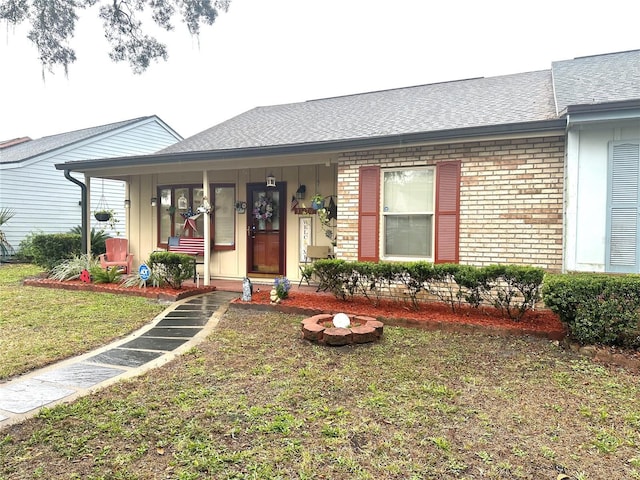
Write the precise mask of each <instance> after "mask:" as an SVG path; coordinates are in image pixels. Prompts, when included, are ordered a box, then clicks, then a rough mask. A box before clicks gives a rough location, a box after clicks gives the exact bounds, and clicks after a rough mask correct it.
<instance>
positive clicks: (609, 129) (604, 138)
mask: <svg viewBox="0 0 640 480" xmlns="http://www.w3.org/2000/svg"><path fill="white" fill-rule="evenodd" d="M620 140H624V141H636V142H638V141H640V124H639V123H638V121H637V120H635V121H628V120H627V121H620V120H617V121H616V120H609V121H608V122H604V121H600V122H597V123H595V124H594V125H590V124H588V123H587V124H582V123H580V121H579V119H578V121H576V123H575V124H573V125H572V126H571V127H570V129H569V132H568V135H567V171H566V178H567V181H566V193H565V198H566V217H565V222H566V226H565V236H566V238H565V249H566V251H565V265H564V270H566V271H580V272H605V271H606V265H605V259H606V255H607V248H609V246H608V244H607V231H606V222H607V214H608V211H607V181H606V179H607V176H608V168H607V162H608V159H609V153H608V148H609V144H610V142H613V141H620Z"/></svg>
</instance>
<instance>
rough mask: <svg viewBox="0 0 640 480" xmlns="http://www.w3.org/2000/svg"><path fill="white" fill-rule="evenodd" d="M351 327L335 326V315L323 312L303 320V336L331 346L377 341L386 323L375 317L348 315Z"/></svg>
mask: <svg viewBox="0 0 640 480" xmlns="http://www.w3.org/2000/svg"><path fill="white" fill-rule="evenodd" d="M347 316H348V317H349V320H350V326H349V327H342V328H341V327H335V326H334V325H333V318H334V315H332V314H330V313H321V314H319V315H314V316H313V317H309V318H305V319H304V320H302V337H303V338H304V339H306V340H309V341H312V342H317V343H322V344H325V345H331V346H335V347H337V346H342V345H353V344H358V343H369V342H375V341H376V340H378V339H379V338H380V337H381V336H382V330H383V328H384V324H383V323H382V322H381V321H379V320H376V319H375V318H373V317H365V316H362V315H347Z"/></svg>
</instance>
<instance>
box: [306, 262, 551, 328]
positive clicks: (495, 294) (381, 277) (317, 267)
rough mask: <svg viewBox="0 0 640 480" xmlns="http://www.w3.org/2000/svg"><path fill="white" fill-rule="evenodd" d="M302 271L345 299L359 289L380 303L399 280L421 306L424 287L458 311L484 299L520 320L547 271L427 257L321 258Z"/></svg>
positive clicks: (416, 305)
mask: <svg viewBox="0 0 640 480" xmlns="http://www.w3.org/2000/svg"><path fill="white" fill-rule="evenodd" d="M303 275H305V278H310V277H311V275H315V276H316V277H317V278H318V279H319V281H320V287H319V289H320V290H324V291H330V292H332V293H333V294H334V295H335V296H336V298H342V299H343V300H344V299H347V298H349V297H352V296H354V295H361V296H364V297H365V298H368V299H369V300H372V301H374V303H376V304H377V303H378V302H379V299H380V298H381V297H382V296H384V295H386V296H391V291H392V288H391V287H392V286H393V285H399V286H402V287H404V291H403V298H409V299H410V300H411V303H412V305H413V307H414V308H416V309H417V308H419V306H420V302H419V294H420V293H421V292H426V293H428V294H429V295H431V296H433V297H435V298H437V299H438V300H440V301H441V302H444V303H446V304H447V305H449V306H450V307H451V310H452V311H454V312H455V311H456V310H458V309H459V308H460V307H461V305H462V303H463V301H464V302H467V303H468V304H469V305H471V306H473V307H476V308H478V307H479V306H480V305H482V304H483V303H484V304H488V305H492V306H494V307H496V308H497V309H499V310H500V311H501V312H502V313H503V314H504V315H505V316H508V317H509V318H511V319H512V320H515V321H518V320H520V319H521V318H522V316H523V315H524V314H525V313H526V311H527V310H529V309H531V308H532V307H533V306H534V305H535V303H536V302H537V301H538V300H539V299H540V287H541V284H542V280H543V278H544V271H543V270H542V269H541V268H534V267H521V266H512V265H491V266H488V267H482V268H477V267H473V266H468V265H458V264H436V265H434V264H431V263H428V262H408V263H397V262H380V263H370V262H346V261H344V260H318V261H316V262H315V263H314V264H313V265H312V266H308V267H306V269H305V270H304V273H303Z"/></svg>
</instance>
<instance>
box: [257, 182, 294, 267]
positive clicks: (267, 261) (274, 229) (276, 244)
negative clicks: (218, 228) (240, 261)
mask: <svg viewBox="0 0 640 480" xmlns="http://www.w3.org/2000/svg"><path fill="white" fill-rule="evenodd" d="M286 191H287V188H286V183H284V182H279V183H278V184H277V186H276V187H266V186H265V184H264V183H248V184H247V197H248V202H247V237H248V241H247V274H250V275H256V274H258V275H260V274H264V275H269V276H277V275H284V272H285V262H284V258H285V239H286V228H285V227H286V218H287V216H286Z"/></svg>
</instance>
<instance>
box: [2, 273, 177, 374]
mask: <svg viewBox="0 0 640 480" xmlns="http://www.w3.org/2000/svg"><path fill="white" fill-rule="evenodd" d="M40 272H41V270H40V269H38V268H37V267H34V266H31V265H8V264H7V265H2V266H0V332H1V335H0V380H3V379H6V378H8V377H12V376H15V375H19V374H21V373H25V372H28V371H29V370H33V369H35V368H38V367H42V366H45V365H48V364H50V363H52V362H55V361H58V360H61V359H64V358H68V357H71V356H73V355H76V354H80V353H83V352H86V351H89V350H90V349H92V348H95V347H98V346H102V345H104V344H106V343H108V342H109V341H110V340H113V339H116V338H119V337H122V336H124V335H126V334H127V333H129V332H131V331H133V330H135V329H137V328H139V327H141V326H143V325H145V324H146V323H148V322H149V321H150V320H151V319H153V317H155V316H156V315H157V314H158V313H160V312H161V311H162V310H163V309H164V308H166V305H164V306H163V305H160V304H159V303H157V302H151V301H149V300H148V299H145V298H140V297H130V296H126V295H114V294H105V293H93V292H72V291H68V290H58V289H49V288H38V287H24V286H22V280H23V279H24V278H25V277H28V276H34V275H37V274H38V273H40Z"/></svg>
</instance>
